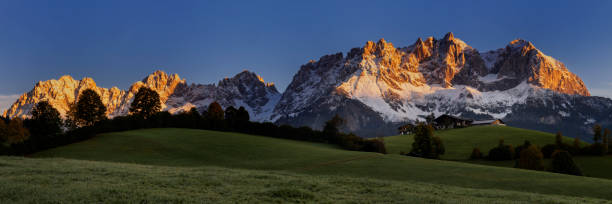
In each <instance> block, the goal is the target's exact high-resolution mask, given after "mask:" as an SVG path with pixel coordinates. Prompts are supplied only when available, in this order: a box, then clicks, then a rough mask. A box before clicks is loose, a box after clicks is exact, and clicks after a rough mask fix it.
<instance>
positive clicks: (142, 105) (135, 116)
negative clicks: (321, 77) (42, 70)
mask: <svg viewBox="0 0 612 204" xmlns="http://www.w3.org/2000/svg"><path fill="white" fill-rule="evenodd" d="M106 112H107V110H106V107H105V106H104V104H103V103H102V101H101V99H100V96H99V95H98V93H96V92H95V91H94V90H92V89H87V90H84V91H83V92H82V93H81V94H80V95H79V97H78V100H77V101H76V102H75V103H74V104H71V105H70V109H69V111H68V112H67V113H66V116H65V118H62V117H61V115H60V113H59V112H58V111H57V109H55V108H54V107H53V106H52V105H51V104H49V103H48V102H46V101H41V102H39V103H37V104H36V105H35V106H34V107H33V109H32V112H31V115H32V117H31V118H28V119H25V120H22V119H20V118H13V119H8V118H1V120H0V144H1V145H0V155H25V154H29V153H33V152H37V151H40V150H44V149H48V148H53V147H57V146H62V145H66V144H70V143H74V142H78V141H83V140H86V139H89V138H91V137H93V136H95V135H96V134H99V133H105V132H116V131H126V130H134V129H142V128H193V129H204V130H216V131H232V132H240V133H246V134H253V135H261V136H268V137H276V138H284V139H292V140H300V141H310V142H320V143H329V144H335V145H338V146H340V147H342V148H344V149H347V150H354V151H368V152H379V153H386V149H385V146H384V142H383V141H382V139H364V138H361V137H358V136H356V135H355V134H352V133H351V134H347V133H343V132H341V131H340V130H339V129H340V128H341V126H342V125H343V124H344V120H343V119H342V118H340V117H339V116H337V115H336V116H335V117H333V118H332V119H330V120H329V121H328V122H326V123H325V126H324V128H323V130H322V131H320V130H313V129H312V128H310V127H306V126H305V127H292V126H289V125H277V124H274V123H271V122H252V121H250V116H249V112H248V111H247V110H246V109H245V108H244V107H239V108H235V107H232V106H230V107H227V108H226V109H225V110H224V109H223V108H222V107H221V105H220V104H219V103H217V102H212V103H211V104H210V105H209V106H208V108H207V109H206V110H204V111H202V112H200V111H198V110H197V109H196V108H195V107H194V108H191V109H190V110H189V111H186V112H183V113H180V114H175V115H173V114H170V113H169V112H167V111H161V103H160V99H159V94H158V93H157V92H156V91H154V90H152V89H149V88H147V87H141V88H140V89H139V90H138V92H137V93H136V95H135V96H134V100H133V102H132V103H131V105H130V107H129V114H128V115H126V116H118V117H114V118H112V119H109V118H107V116H106Z"/></svg>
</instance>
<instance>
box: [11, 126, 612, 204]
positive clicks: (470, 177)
mask: <svg viewBox="0 0 612 204" xmlns="http://www.w3.org/2000/svg"><path fill="white" fill-rule="evenodd" d="M388 142H389V141H388ZM495 143H496V140H493V144H495ZM447 149H448V147H447ZM31 157H36V158H49V157H54V158H53V159H50V160H51V161H63V162H66V163H69V165H67V166H69V167H70V168H65V170H63V171H64V172H57V173H58V174H60V175H61V176H58V178H60V179H59V180H62V179H77V180H78V179H87V178H79V176H77V175H78V174H80V173H82V172H79V171H80V170H79V168H76V169H75V168H73V166H79V165H80V164H79V162H83V165H94V166H107V165H108V167H104V168H102V169H106V168H110V169H112V168H118V169H123V167H124V166H125V170H121V172H124V173H125V174H131V173H129V171H130V170H129V169H130V168H136V169H139V171H145V173H143V174H144V175H142V176H140V177H137V178H135V180H131V179H127V180H126V182H129V183H133V182H137V181H136V180H138V179H139V178H140V179H143V177H146V178H147V179H148V178H149V177H150V178H153V177H157V176H161V177H160V178H159V179H161V180H163V181H164V182H178V183H181V182H187V181H185V179H183V178H182V177H185V178H187V177H192V176H194V175H190V174H189V173H184V172H194V171H195V172H197V171H205V170H198V169H219V168H220V169H222V170H218V172H243V171H264V172H265V174H268V175H267V176H281V177H282V176H288V177H292V176H296V177H300V178H302V179H304V180H308V181H310V182H311V183H313V182H314V183H315V184H316V183H318V181H320V180H328V181H329V183H338V182H334V181H337V180H333V179H331V180H329V179H330V178H336V177H337V178H339V179H340V180H343V182H340V183H339V185H340V186H339V187H342V186H344V187H348V188H347V190H345V191H343V192H345V193H347V196H346V197H344V199H349V200H350V199H353V197H350V195H348V194H350V193H354V192H353V191H354V190H355V189H360V188H352V187H353V186H354V185H361V186H362V187H363V186H377V185H378V186H379V187H377V188H374V189H370V190H364V191H365V195H369V193H368V192H380V191H384V192H386V193H389V194H393V195H398V196H400V197H401V195H404V193H407V192H412V191H414V190H415V189H414V188H417V187H418V186H421V184H422V183H423V184H425V185H424V187H423V188H422V189H427V188H428V187H425V186H429V187H432V188H434V189H439V190H440V191H431V193H430V194H428V195H425V196H426V197H424V198H423V199H424V200H421V201H424V202H430V201H436V200H435V199H434V198H435V197H436V196H435V195H436V194H439V193H442V192H447V193H448V192H452V193H455V192H457V191H448V190H445V189H447V188H457V189H466V188H468V189H471V190H467V191H474V192H479V193H482V194H479V195H482V196H480V197H487V198H491V197H489V196H492V197H495V198H499V199H500V200H503V199H502V198H503V197H499V196H498V195H497V194H496V193H494V192H498V191H499V192H506V191H511V192H513V193H518V194H522V193H524V192H531V193H537V194H546V195H550V196H553V197H552V198H554V201H550V200H547V201H548V202H560V201H568V199H565V198H566V197H567V196H570V197H587V198H588V199H590V198H598V199H612V189H609V188H607V187H609V186H612V181H611V180H606V179H598V178H587V177H575V176H568V175H561V174H553V173H547V172H536V171H527V170H520V169H512V168H502V167H494V166H485V165H476V164H469V163H462V162H454V161H441V160H427V159H420V158H413V157H406V156H400V155H394V154H390V155H382V154H376V153H366V152H352V151H345V150H341V149H339V148H336V147H334V146H331V145H325V144H317V143H308V142H299V141H291V140H283V139H276V138H268V137H260V136H253V135H246V134H237V133H225V132H215V131H204V130H188V129H147V130H134V131H127V132H117V133H109V134H102V135H99V136H97V137H94V138H93V139H90V140H87V141H84V142H80V143H75V144H71V145H67V146H63V147H59V148H55V149H51V150H47V151H43V152H40V153H37V154H34V155H31ZM57 158H68V159H67V160H65V159H57ZM10 159H11V158H3V159H2V160H0V161H2V162H0V163H7V161H5V160H10ZM72 159H77V160H95V161H102V162H103V163H99V162H86V161H75V160H72ZM20 162H23V163H24V164H23V165H34V164H28V163H29V162H33V163H45V162H47V160H45V159H32V160H29V159H25V161H19V162H12V163H11V162H8V163H9V164H7V165H5V166H12V165H15V163H20ZM128 163H132V164H128ZM41 165H42V166H45V165H50V166H54V164H41ZM56 165H60V166H61V165H63V164H61V162H59V163H58V164H56ZM142 165H144V166H142ZM41 168H43V167H41ZM49 168H51V167H49ZM55 168H59V167H58V166H56V167H55ZM96 168H97V167H96ZM96 168H93V169H94V171H95V169H96ZM142 169H144V170H142ZM226 169H227V170H226ZM0 171H5V172H4V173H10V172H11V171H7V170H5V169H3V170H0ZM13 171H14V170H13ZM28 171H29V170H27V168H26V169H24V170H20V172H19V174H22V175H23V174H24V173H25V172H28ZM65 171H70V172H74V173H76V174H77V175H63V174H66V173H65ZM88 171H92V170H88ZM100 171H101V172H102V173H100V174H102V175H116V176H121V173H116V172H114V171H115V170H107V169H106V170H100ZM162 171H172V172H178V173H171V174H168V175H166V174H165V173H164V172H162ZM36 172H38V173H40V172H45V171H44V170H37V171H36ZM51 172H53V171H51ZM153 172H155V174H152V175H148V174H150V173H153ZM181 172H183V173H181ZM82 174H83V175H87V174H85V173H82ZM176 174H178V175H182V177H181V176H173V175H176ZM229 174H231V175H233V174H232V173H229ZM236 174H237V175H235V176H238V177H232V178H236V179H237V180H240V178H239V176H240V175H241V174H240V173H236ZM72 176H74V177H77V178H73V177H72ZM92 176H93V175H92ZM195 176H197V175H195ZM211 176H212V175H211ZM227 176H228V175H227V174H219V175H217V176H214V177H215V178H225V177H227ZM84 177H87V176H84ZM127 177H129V176H127ZM230 177H231V176H230ZM264 178H265V176H264ZM269 178H276V177H269ZM21 179H27V178H21ZM108 179H115V178H108ZM117 179H119V178H117ZM228 179H230V178H228ZM247 180H248V179H247ZM265 180H275V179H265ZM281 180H282V179H281ZM289 180H291V181H290V182H288V183H286V184H285V186H288V185H293V184H294V183H299V185H302V184H303V182H301V181H300V180H299V179H291V178H290V179H289ZM370 180H375V183H376V182H379V183H376V184H373V185H370V183H369V182H370ZM344 181H346V182H344ZM101 182H102V181H101ZM266 182H276V181H266ZM187 183H189V182H187ZM329 183H327V184H325V182H323V183H321V184H316V185H314V184H313V185H314V186H315V187H313V188H314V189H301V190H299V191H298V192H303V193H305V194H310V195H313V196H314V197H316V198H318V195H322V194H319V193H322V192H318V191H317V190H316V189H317V188H316V186H319V185H328V184H329ZM247 184H249V185H245V186H242V187H236V188H256V189H258V188H257V187H256V186H257V185H255V184H253V185H250V183H248V182H247ZM415 184H416V185H417V186H414V185H415ZM132 185H135V184H132ZM160 185H162V184H160ZM176 185H179V184H176ZM194 185H199V184H194ZM223 185H230V186H231V185H239V184H235V183H233V184H223ZM295 185H298V184H295ZM389 185H391V186H389ZM394 185H397V186H398V187H399V188H401V189H402V190H399V191H401V193H397V194H395V193H393V192H394V190H393V188H394V187H393V186H394ZM127 186H129V185H127ZM271 186H275V185H271ZM329 188H331V187H325V188H324V189H327V190H329ZM419 188H421V187H419ZM130 189H131V188H130ZM137 189H138V188H136V189H133V191H138V190H137ZM205 189H206V190H207V191H208V190H210V191H216V190H217V189H214V188H211V189H207V188H205ZM349 189H350V190H349ZM383 189H386V190H383ZM407 189H412V190H407ZM38 190H40V191H44V192H46V190H44V189H38ZM335 190H338V189H334V191H335ZM44 192H43V193H44ZM118 192H122V193H125V192H123V191H120V190H119V191H118ZM239 192H240V190H236V191H230V192H226V193H227V194H228V195H237V194H239ZM425 192H427V191H425ZM519 192H521V193H519ZM84 193H85V192H84ZM139 193H144V191H143V192H139ZM284 193H287V194H289V195H291V196H293V197H298V198H300V196H303V195H302V194H300V193H296V192H294V191H293V190H289V192H281V193H280V194H284ZM325 195H328V194H325ZM338 195H343V194H338ZM380 195H381V194H376V197H385V196H380ZM472 196H473V194H472V195H457V196H451V198H450V199H455V200H466V199H467V200H469V199H471V197H472ZM525 196H526V198H527V199H529V200H530V201H534V200H533V199H544V198H547V196H535V197H532V196H529V195H527V194H525ZM230 197H231V196H230ZM306 197H312V196H306ZM392 197H393V196H392ZM232 198H236V199H238V200H241V199H243V198H242V197H240V196H238V197H232ZM326 198H330V197H326ZM355 198H358V197H355ZM468 198H469V199H468ZM376 199H384V198H376ZM429 199H432V200H429ZM473 199H476V200H475V201H479V200H478V199H479V196H474V197H473ZM572 199H577V198H572ZM580 199H582V198H580ZM588 199H587V200H584V201H588ZM238 200H234V201H238ZM569 200H571V199H569ZM480 201H482V202H486V199H485V200H480ZM507 201H508V202H511V201H514V200H511V199H507ZM581 201H582V200H581Z"/></svg>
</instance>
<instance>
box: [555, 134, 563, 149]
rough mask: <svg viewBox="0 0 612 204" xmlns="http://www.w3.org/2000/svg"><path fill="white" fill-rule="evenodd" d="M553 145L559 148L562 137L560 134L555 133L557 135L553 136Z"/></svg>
mask: <svg viewBox="0 0 612 204" xmlns="http://www.w3.org/2000/svg"><path fill="white" fill-rule="evenodd" d="M555 144H556V145H557V146H561V145H562V144H563V135H562V134H561V132H557V134H556V135H555Z"/></svg>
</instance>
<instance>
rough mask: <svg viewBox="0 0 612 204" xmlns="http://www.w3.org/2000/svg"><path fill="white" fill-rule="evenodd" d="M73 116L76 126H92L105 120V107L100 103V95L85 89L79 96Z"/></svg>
mask: <svg viewBox="0 0 612 204" xmlns="http://www.w3.org/2000/svg"><path fill="white" fill-rule="evenodd" d="M75 114H76V117H75V119H76V124H77V125H78V126H92V125H94V124H95V123H97V122H99V121H102V120H106V119H107V118H106V106H104V104H103V103H102V100H101V99H100V95H98V93H96V92H95V91H94V90H92V89H87V90H85V91H83V92H82V93H81V94H80V95H79V100H78V101H77V103H76V113H75Z"/></svg>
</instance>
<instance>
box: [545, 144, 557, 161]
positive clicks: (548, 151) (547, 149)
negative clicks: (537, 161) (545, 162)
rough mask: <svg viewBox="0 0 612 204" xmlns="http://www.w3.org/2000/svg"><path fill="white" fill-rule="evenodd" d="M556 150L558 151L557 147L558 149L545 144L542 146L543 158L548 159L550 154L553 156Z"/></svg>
mask: <svg viewBox="0 0 612 204" xmlns="http://www.w3.org/2000/svg"><path fill="white" fill-rule="evenodd" d="M558 149H559V147H558V146H557V145H554V144H547V145H544V146H543V147H542V155H544V158H547V159H549V158H550V157H551V156H552V154H553V153H554V152H555V151H556V150H558Z"/></svg>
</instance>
